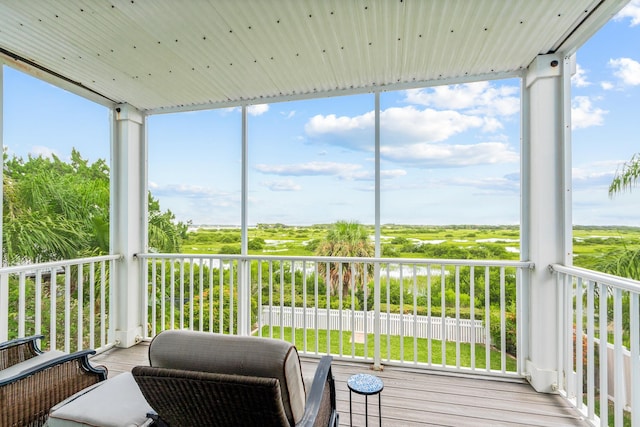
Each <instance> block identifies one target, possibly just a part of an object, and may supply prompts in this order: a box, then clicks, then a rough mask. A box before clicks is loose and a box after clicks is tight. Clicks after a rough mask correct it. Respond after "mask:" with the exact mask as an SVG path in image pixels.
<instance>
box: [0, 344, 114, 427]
mask: <svg viewBox="0 0 640 427" xmlns="http://www.w3.org/2000/svg"><path fill="white" fill-rule="evenodd" d="M94 353H95V351H93V350H84V351H79V352H76V353H73V354H65V355H63V356H59V357H56V358H53V359H49V360H47V361H46V362H43V363H41V364H38V365H35V366H32V367H31V368H29V369H26V370H25V371H23V372H20V373H18V374H16V375H13V376H10V377H8V378H5V379H3V380H1V381H0V402H2V405H3V406H4V409H3V410H2V411H0V425H2V426H5V425H6V426H13V425H30V426H40V425H43V424H44V423H45V422H46V420H47V417H48V414H49V409H51V408H52V407H53V406H54V405H56V404H57V403H59V402H61V401H63V400H64V399H66V398H67V397H69V396H71V395H72V394H74V393H76V392H78V391H80V390H82V389H84V388H86V387H88V386H90V385H93V384H95V383H97V382H99V381H103V380H105V379H106V378H107V369H106V368H104V367H93V366H91V364H90V363H89V360H88V356H89V355H91V354H94Z"/></svg>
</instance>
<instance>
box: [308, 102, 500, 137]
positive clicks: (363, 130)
mask: <svg viewBox="0 0 640 427" xmlns="http://www.w3.org/2000/svg"><path fill="white" fill-rule="evenodd" d="M485 125H486V126H488V127H493V128H497V127H498V126H497V125H496V124H495V123H494V122H491V121H485V120H483V119H482V118H480V117H476V116H471V115H465V114H461V113H459V112H457V111H437V110H433V109H425V110H418V109H416V108H415V107H413V106H408V107H393V108H388V109H386V110H384V111H382V112H381V113H380V127H381V129H382V132H383V133H384V137H385V139H386V140H391V141H393V142H394V144H403V143H406V142H411V141H430V142H437V141H444V140H446V139H447V138H450V137H452V136H453V135H456V134H458V133H461V132H464V131H466V130H469V129H472V128H482V127H483V126H485ZM373 126H374V113H373V111H371V112H368V113H365V114H362V115H359V116H355V117H347V116H341V117H338V116H336V115H335V114H329V115H326V116H323V115H316V116H314V117H312V118H311V120H309V122H307V124H306V125H305V131H306V133H307V134H308V135H309V136H311V137H321V136H333V137H338V138H341V139H343V140H344V141H345V143H347V144H350V145H352V146H353V145H357V144H358V143H359V141H360V140H361V138H358V137H359V136H364V135H363V134H366V135H368V136H369V138H366V140H367V145H368V146H370V145H371V144H370V141H371V137H372V136H373V133H372V130H373Z"/></svg>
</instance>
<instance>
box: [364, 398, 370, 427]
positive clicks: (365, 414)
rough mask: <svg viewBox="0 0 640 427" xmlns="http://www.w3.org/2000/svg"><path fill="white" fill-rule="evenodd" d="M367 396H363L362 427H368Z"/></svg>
mask: <svg viewBox="0 0 640 427" xmlns="http://www.w3.org/2000/svg"><path fill="white" fill-rule="evenodd" d="M368 399H369V396H367V395H366V394H365V395H364V425H365V426H366V427H369V400H368Z"/></svg>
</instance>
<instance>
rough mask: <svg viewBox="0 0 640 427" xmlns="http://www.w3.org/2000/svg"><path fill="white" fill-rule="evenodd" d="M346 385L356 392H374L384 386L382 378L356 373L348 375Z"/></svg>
mask: <svg viewBox="0 0 640 427" xmlns="http://www.w3.org/2000/svg"><path fill="white" fill-rule="evenodd" d="M347 386H348V387H349V389H350V390H352V391H355V392H356V393H358V394H367V395H368V394H376V393H380V392H381V391H382V389H383V388H384V384H383V383H382V380H381V379H380V378H378V377H376V376H375V375H370V374H356V375H352V376H351V377H349V379H348V380H347Z"/></svg>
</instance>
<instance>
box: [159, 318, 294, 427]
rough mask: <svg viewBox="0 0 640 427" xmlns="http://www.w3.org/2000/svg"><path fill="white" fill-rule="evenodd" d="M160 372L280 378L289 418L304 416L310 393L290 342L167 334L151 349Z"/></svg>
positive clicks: (166, 332) (167, 332)
mask: <svg viewBox="0 0 640 427" xmlns="http://www.w3.org/2000/svg"><path fill="white" fill-rule="evenodd" d="M149 362H150V363H151V366H153V367H157V368H171V369H183V370H190V371H201V372H212V373H221V374H233V375H245V376H256V377H263V378H277V379H278V380H279V382H280V388H281V394H282V400H283V405H284V408H285V412H286V414H287V418H288V419H289V421H290V422H292V423H293V424H295V423H297V422H298V421H300V419H301V418H302V415H303V414H304V408H305V402H306V393H305V388H304V381H303V379H302V368H301V366H300V359H299V357H298V351H297V350H296V348H295V347H294V346H293V344H291V343H288V342H286V341H282V340H277V339H271V338H259V337H241V336H234V335H222V334H214V333H208V332H195V331H177V330H173V331H164V332H162V333H160V334H158V335H157V336H156V337H155V338H154V339H153V341H152V342H151V345H150V347H149Z"/></svg>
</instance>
